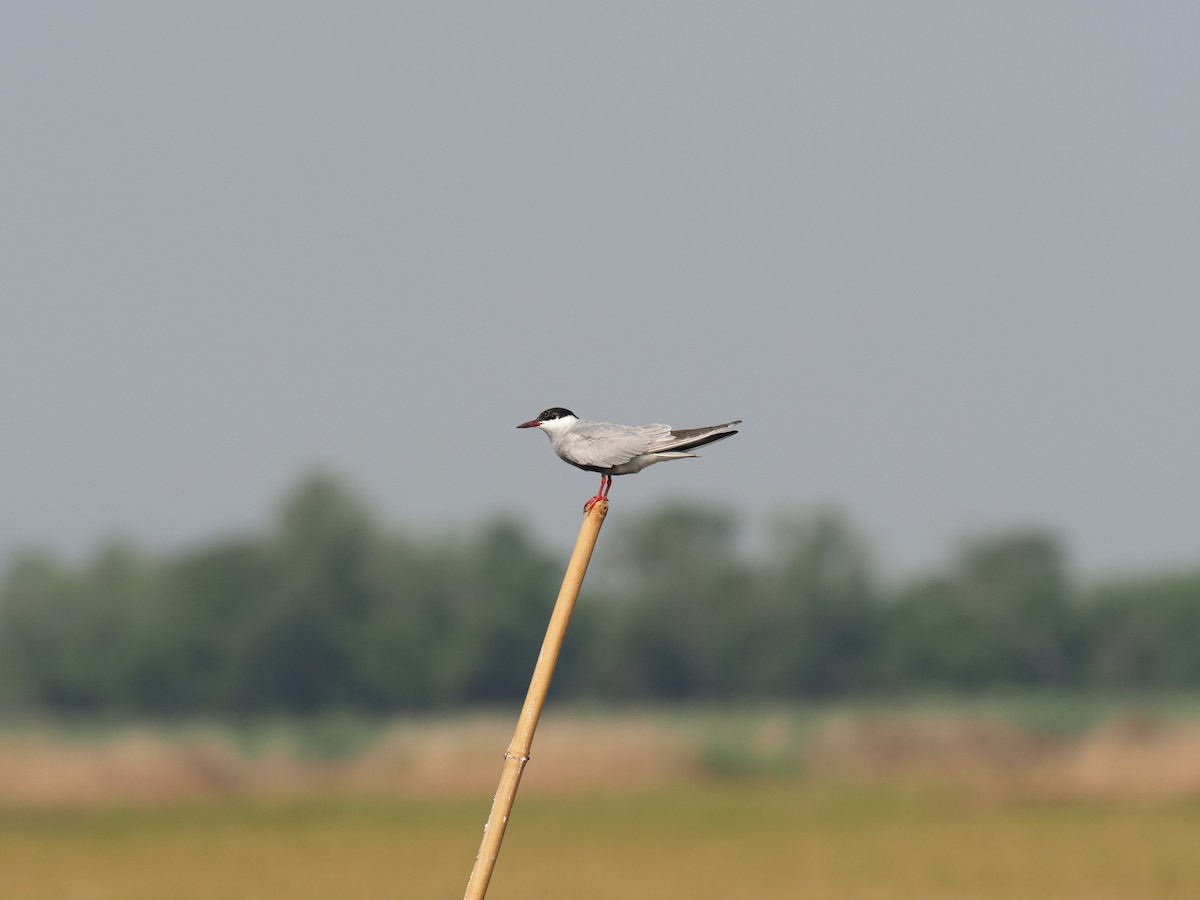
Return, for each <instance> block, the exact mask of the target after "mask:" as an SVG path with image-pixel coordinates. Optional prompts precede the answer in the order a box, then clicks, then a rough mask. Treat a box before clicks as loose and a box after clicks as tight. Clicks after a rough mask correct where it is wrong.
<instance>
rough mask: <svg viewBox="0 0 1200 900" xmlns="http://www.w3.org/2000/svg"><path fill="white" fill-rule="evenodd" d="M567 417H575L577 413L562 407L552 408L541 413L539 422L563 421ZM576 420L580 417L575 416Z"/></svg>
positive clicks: (538, 418)
mask: <svg viewBox="0 0 1200 900" xmlns="http://www.w3.org/2000/svg"><path fill="white" fill-rule="evenodd" d="M566 416H575V413H573V412H571V411H570V410H569V409H564V408H563V407H561V406H552V407H550V409H546V410H543V411H542V412H541V413H539V414H538V417H537V421H539V422H552V421H554V420H555V419H562V418H564V417H566ZM575 418H576V419H578V418H579V416H575Z"/></svg>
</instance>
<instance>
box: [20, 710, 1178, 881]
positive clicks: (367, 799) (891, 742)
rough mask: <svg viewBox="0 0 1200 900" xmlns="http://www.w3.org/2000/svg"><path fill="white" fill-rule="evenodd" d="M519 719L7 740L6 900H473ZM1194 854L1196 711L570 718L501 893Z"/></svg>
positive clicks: (538, 765)
mask: <svg viewBox="0 0 1200 900" xmlns="http://www.w3.org/2000/svg"><path fill="white" fill-rule="evenodd" d="M509 719H510V717H509V716H507V715H493V714H489V715H477V716H470V717H462V718H454V719H431V720H422V721H411V722H401V723H393V724H391V725H388V726H379V727H374V728H370V729H365V730H361V729H360V733H358V734H351V735H350V736H347V732H348V731H353V730H354V727H356V726H354V724H353V723H351V725H350V726H349V727H343V726H342V725H338V726H337V727H332V726H331V730H330V732H329V733H328V734H325V735H324V736H323V737H322V736H317V737H313V736H312V734H307V735H306V734H305V733H304V731H303V729H289V728H287V727H283V726H279V727H277V728H265V729H261V730H259V731H257V732H256V733H255V734H253V735H252V736H247V735H246V734H244V733H242V734H238V733H236V732H235V731H231V730H226V729H219V728H199V727H191V728H187V729H172V730H151V729H138V730H127V729H105V730H102V731H99V732H96V731H92V732H88V733H79V732H69V733H65V732H64V731H63V730H62V729H61V728H59V729H55V728H45V727H41V728H38V727H32V726H27V727H24V728H14V729H10V730H9V731H8V732H7V733H6V734H5V735H4V736H3V737H0V900H7V898H38V900H40V898H47V900H49V898H62V900H75V898H79V900H85V898H86V900H93V898H94V900H110V898H112V900H117V898H146V900H150V898H181V900H189V898H197V900H198V898H268V897H269V898H274V897H288V898H301V900H303V898H318V897H321V898H325V897H328V898H333V897H338V898H341V897H345V898H358V897H362V898H367V897H382V896H388V897H400V898H409V897H411V898H425V897H447V896H448V897H458V896H461V895H462V891H463V888H464V887H465V883H466V877H467V874H468V872H469V870H470V866H471V862H472V860H473V858H474V854H475V850H476V849H477V846H478V842H479V838H480V833H481V828H482V825H483V821H484V819H485V818H486V816H487V811H488V807H489V805H490V802H491V794H492V790H493V789H494V787H495V782H496V778H497V777H498V775H499V772H500V756H501V753H502V752H503V749H504V746H505V745H506V744H507V741H508V738H509V737H510V732H511V724H512V723H511V721H509ZM339 734H340V735H341V736H340V737H338V736H337V735H339ZM1197 847H1200V727H1198V726H1197V725H1196V724H1195V723H1194V722H1193V721H1191V720H1190V719H1181V720H1172V719H1159V718H1147V717H1144V716H1140V715H1133V714H1123V715H1121V716H1118V717H1116V718H1113V719H1111V720H1107V721H1103V722H1099V723H1096V724H1094V725H1092V726H1090V727H1087V728H1085V729H1082V730H1076V731H1071V732H1069V733H1063V732H1058V733H1056V732H1053V731H1047V730H1045V729H1037V728H1030V727H1026V726H1023V725H1017V724H1014V723H1013V722H1012V721H1011V719H1006V718H1003V717H998V716H995V715H991V714H988V713H970V714H967V713H964V712H962V711H953V712H951V713H934V712H927V711H906V712H902V713H899V714H896V713H889V714H883V713H880V712H878V711H857V712H854V711H850V712H847V711H836V712H833V713H830V714H828V715H815V716H814V715H810V714H799V713H795V712H791V711H786V710H784V711H781V710H764V711H757V712H756V711H742V712H729V711H726V712H697V713H679V712H672V711H646V712H641V713H631V714H621V715H618V714H606V713H594V714H581V713H569V712H562V711H555V710H550V711H548V713H547V715H546V717H545V719H544V720H543V724H542V727H541V729H540V730H539V733H538V737H537V740H536V741H535V744H534V751H533V758H532V761H531V762H530V765H529V768H528V769H527V772H526V776H525V780H524V782H523V784H522V789H521V794H520V796H519V797H518V799H517V805H516V809H515V811H514V815H513V818H512V822H511V825H510V827H509V830H508V833H507V837H506V839H505V844H504V849H503V852H502V853H501V856H500V860H499V863H498V866H497V869H496V875H495V878H494V880H493V882H492V887H491V890H490V891H489V894H488V896H489V897H490V898H504V897H511V898H517V897H522V898H529V897H573V898H593V897H595V898H599V897H621V898H650V897H653V898H676V897H679V898H682V897H723V898H774V897H778V898H800V897H862V898H893V897H895V898H900V897H920V898H941V897H945V898H950V897H955V898H963V897H972V898H1017V897H1022V898H1027V897H1089V898H1108V897H1111V898H1143V897H1146V898H1149V897H1162V898H1167V897H1171V898H1175V897H1187V896H1200V854H1197V852H1196V848H1197Z"/></svg>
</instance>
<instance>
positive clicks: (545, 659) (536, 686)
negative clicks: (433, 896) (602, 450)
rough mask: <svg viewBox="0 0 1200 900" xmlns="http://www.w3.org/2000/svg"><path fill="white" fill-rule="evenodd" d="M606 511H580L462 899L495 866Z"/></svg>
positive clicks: (474, 895)
mask: <svg viewBox="0 0 1200 900" xmlns="http://www.w3.org/2000/svg"><path fill="white" fill-rule="evenodd" d="M606 515H608V501H607V500H600V501H598V502H596V503H595V504H594V505H593V506H592V508H591V509H590V510H588V512H587V513H586V514H585V515H584V517H583V525H582V527H581V528H580V529H579V538H578V539H577V540H576V541H575V550H574V552H573V553H572V554H571V561H570V562H569V563H568V564H567V572H566V574H565V575H564V576H563V583H562V587H561V588H560V589H559V592H558V600H556V601H555V603H554V611H553V612H552V613H551V614H550V624H549V625H548V626H546V637H545V639H544V640H543V641H542V650H541V652H540V653H539V654H538V658H537V664H536V665H535V666H534V667H533V677H532V678H530V680H529V693H528V694H526V695H525V705H524V706H523V707H521V716H520V718H519V719H517V730H516V732H515V733H514V734H513V739H512V743H510V744H509V745H508V750H507V751H506V752H505V754H504V768H503V770H502V771H501V773H500V785H499V787H497V788H496V797H495V799H493V800H492V811H491V813H490V814H489V815H488V820H487V824H486V825H484V826H483V842H482V843H481V844H480V845H479V854H478V855H477V856H476V857H475V865H474V867H473V868H472V869H471V877H470V879H469V880H468V881H467V892H466V894H465V895H463V900H483V897H484V895H485V894H486V893H487V889H488V882H490V881H491V879H492V870H493V869H495V867H496V858H497V857H498V856H499V855H500V842H501V841H503V840H504V830H505V828H507V827H508V817H509V814H510V813H511V812H512V807H513V801H514V800H516V799H517V788H518V786H519V785H520V784H521V773H522V772H524V771H525V764H526V763H527V762H529V750H530V748H531V747H532V746H533V733H534V731H536V730H537V725H538V719H539V718H541V715H542V707H543V706H544V705H545V703H546V693H547V691H548V690H549V689H550V679H551V678H553V677H554V666H555V665H556V664H557V662H558V654H559V651H560V650H562V644H563V637H564V635H566V633H567V625H568V624H569V623H570V621H571V613H572V612H573V611H574V609H575V600H576V599H577V598H578V597H579V588H580V587H581V586H582V585H583V576H584V575H585V574H587V567H588V563H589V562H590V561H591V558H592V550H593V549H594V548H595V546H596V538H597V537H599V535H600V526H601V525H603V524H604V517H605V516H606Z"/></svg>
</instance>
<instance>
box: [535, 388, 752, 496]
mask: <svg viewBox="0 0 1200 900" xmlns="http://www.w3.org/2000/svg"><path fill="white" fill-rule="evenodd" d="M741 423H742V420H741V419H735V420H734V421H732V422H724V423H722V424H720V425H709V426H708V427H706V428H672V427H671V426H670V425H660V424H653V425H615V424H613V423H611V422H588V421H587V420H586V419H581V418H579V417H578V416H577V415H575V414H574V413H573V412H571V411H570V410H569V409H563V408H562V407H558V406H556V407H553V408H551V409H548V410H545V411H544V412H543V413H542V414H541V415H539V416H538V417H537V418H536V419H533V420H531V421H529V422H524V423H522V424H521V425H518V426H517V427H518V428H540V429H541V430H542V431H544V432H545V433H546V437H548V438H549V439H550V446H551V447H553V448H554V452H555V453H557V454H558V456H559V458H560V459H562V460H563V461H564V462H568V463H570V464H571V465H573V466H575V467H576V468H580V469H586V470H587V471H589V472H598V473H599V474H600V475H601V476H602V480H601V489H602V493H599V494H597V495H596V498H598V499H604V498H607V495H608V494H607V490H606V485H605V483H604V482H605V480H609V481H611V479H612V476H614V475H633V474H636V473H637V472H640V471H642V469H644V468H646V467H647V466H652V465H654V464H655V463H657V462H664V461H666V460H671V459H689V458H694V457H696V456H697V454H695V453H689V452H688V451H689V450H694V449H695V448H697V447H703V446H704V445H705V444H712V443H715V442H716V441H721V440H724V439H725V438H727V437H732V436H733V435H735V434H737V429H736V428H734V426H735V425H740V424H741Z"/></svg>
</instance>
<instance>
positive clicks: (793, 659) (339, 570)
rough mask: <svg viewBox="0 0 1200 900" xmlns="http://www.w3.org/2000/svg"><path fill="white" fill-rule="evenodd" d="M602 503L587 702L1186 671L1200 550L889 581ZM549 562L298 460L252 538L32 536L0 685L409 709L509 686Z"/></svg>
mask: <svg viewBox="0 0 1200 900" xmlns="http://www.w3.org/2000/svg"><path fill="white" fill-rule="evenodd" d="M623 518H624V517H621V518H617V517H614V519H615V520H614V521H611V522H610V523H609V524H608V527H607V529H606V531H605V533H604V534H603V535H602V537H601V545H602V551H601V553H602V556H600V555H598V558H597V562H598V563H599V565H596V566H594V567H593V572H592V574H591V575H590V576H589V580H588V584H587V585H586V586H585V590H584V595H583V597H582V598H581V602H580V604H579V607H578V608H577V610H576V617H575V619H574V621H573V622H572V626H571V630H570V633H569V634H568V638H567V647H566V649H565V651H564V655H563V659H562V661H561V663H560V666H559V670H558V674H557V676H556V682H555V691H556V693H558V694H559V695H560V696H564V695H565V696H570V697H576V698H588V699H662V698H697V699H704V698H708V699H718V698H730V697H739V698H774V697H792V696H832V695H845V694H849V693H854V692H874V693H879V692H884V691H895V690H909V689H919V690H927V689H941V688H946V689H953V690H976V689H993V688H1002V687H1029V686H1041V685H1053V686H1057V687H1064V686H1073V687H1082V688H1087V687H1100V688H1116V687H1119V688H1147V687H1172V688H1174V687H1197V686H1200V650H1198V648H1200V643H1198V640H1197V639H1198V637H1200V569H1196V570H1193V571H1189V572H1184V573H1182V574H1178V573H1175V574H1153V573H1152V574H1149V575H1144V576H1140V577H1130V578H1127V579H1125V580H1121V581H1114V582H1111V583H1101V584H1091V585H1081V584H1077V583H1074V582H1073V580H1072V578H1071V577H1070V574H1069V572H1068V567H1067V565H1066V561H1065V558H1064V553H1063V550H1062V548H1061V547H1060V545H1059V543H1058V541H1057V540H1056V539H1055V538H1054V537H1053V536H1052V535H1049V534H1046V533H1042V532H1038V531H1032V530H1028V531H1017V532H1012V533H1007V534H998V535H993V536H988V537H983V538H979V539H976V540H974V541H973V542H968V543H966V544H964V545H963V547H962V548H961V550H960V552H959V553H958V554H957V556H956V558H954V559H953V560H952V561H951V562H949V563H948V564H947V565H946V566H945V567H944V568H943V569H941V570H938V571H933V572H930V573H928V574H927V575H925V576H923V577H918V578H914V579H911V580H908V581H905V582H902V583H898V584H885V583H884V582H883V581H881V579H880V577H879V575H878V573H877V572H876V571H875V569H874V568H873V563H872V559H871V554H870V550H869V547H868V544H867V541H866V540H865V539H864V538H863V536H862V535H861V534H859V533H858V532H857V531H856V530H855V528H854V527H852V526H851V525H850V524H849V523H848V522H846V521H845V520H844V519H843V518H841V517H840V516H838V515H837V514H834V513H830V512H818V513H815V514H812V515H809V516H797V517H794V518H792V519H786V518H783V519H780V520H778V521H775V522H774V523H773V524H772V527H771V540H770V547H769V549H768V550H767V551H766V552H763V553H758V554H749V553H747V552H745V551H743V550H741V549H740V547H741V544H742V541H741V535H740V533H739V527H738V523H737V520H736V519H735V517H734V516H733V514H732V513H730V512H729V511H727V510H724V509H717V508H711V507H703V506H701V507H692V506H688V507H683V506H676V507H670V508H664V509H660V510H658V511H655V512H652V513H650V514H648V515H646V516H644V517H642V518H640V519H638V520H633V521H624V520H623ZM564 562H565V561H564V560H563V559H561V558H560V557H559V555H558V554H556V553H553V552H548V551H547V549H546V548H544V547H542V546H539V545H538V543H537V542H536V541H534V540H533V539H532V538H531V536H530V534H529V533H528V532H527V531H526V530H525V529H524V528H523V527H522V526H521V525H519V524H516V523H514V522H510V521H500V522H495V523H493V524H489V525H487V526H484V527H481V528H479V529H478V530H476V531H474V532H472V533H469V534H465V535H458V536H450V537H440V538H424V539H422V538H414V537H412V536H409V535H405V534H403V533H398V532H396V531H395V530H389V529H386V528H384V527H382V526H381V525H380V524H379V522H378V521H376V520H375V518H374V517H373V516H372V514H371V512H370V510H369V508H368V507H367V506H366V505H365V504H364V503H363V502H362V501H361V500H360V499H359V498H358V497H356V496H355V495H354V494H353V492H351V491H349V490H348V489H347V488H346V487H345V486H344V485H343V484H341V483H340V482H339V481H338V480H337V479H336V478H333V477H331V476H328V475H316V476H313V477H311V478H309V479H307V480H306V481H305V482H304V483H303V484H301V485H300V486H299V487H298V488H297V489H296V490H295V491H294V493H293V494H292V495H291V496H290V497H289V498H288V500H287V502H286V503H285V504H284V505H283V507H282V509H281V512H280V514H279V517H278V520H277V521H276V523H275V524H274V525H273V526H272V527H271V529H269V533H267V534H264V535H260V536H252V537H244V538H238V539H230V540H227V541H223V542H218V543H214V544H211V545H208V546H203V547H200V548H197V549H192V550H187V551H183V552H179V553H174V554H167V555H159V556H149V555H146V554H143V553H140V552H138V551H137V550H136V549H135V548H133V547H130V546H128V545H123V544H113V545H111V546H108V547H106V548H104V549H103V550H102V551H100V552H99V553H97V554H96V555H95V556H94V558H92V559H90V560H89V561H87V562H85V563H83V564H80V565H68V564H66V563H64V562H62V561H60V560H57V559H54V558H52V557H50V556H48V555H45V554H38V553H28V554H25V555H23V556H21V557H19V558H16V559H14V560H13V561H12V563H11V564H10V565H9V566H8V568H7V570H6V572H5V573H4V577H3V585H2V588H0V702H3V703H4V705H5V706H7V707H9V708H17V707H26V708H32V709H42V710H53V711H90V712H111V713H136V714H150V715H174V714H197V713H234V714H236V713H254V712H267V711H274V712H297V713H307V712H317V711H321V710H328V709H361V710H367V711H380V712H384V711H393V710H414V709H430V708H439V707H449V706H451V705H455V706H458V705H463V704H476V703H488V702H492V701H496V700H502V699H503V700H511V699H514V698H518V697H521V696H523V695H524V691H525V688H526V686H527V683H528V677H529V673H530V671H531V670H532V666H533V662H534V659H535V658H536V656H537V652H538V648H539V646H540V644H541V639H542V635H543V633H544V628H545V624H546V620H547V617H548V614H549V610H550V607H551V606H552V604H553V600H554V597H555V595H556V593H557V591H558V586H559V581H560V578H561V574H562V570H563V565H564Z"/></svg>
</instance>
